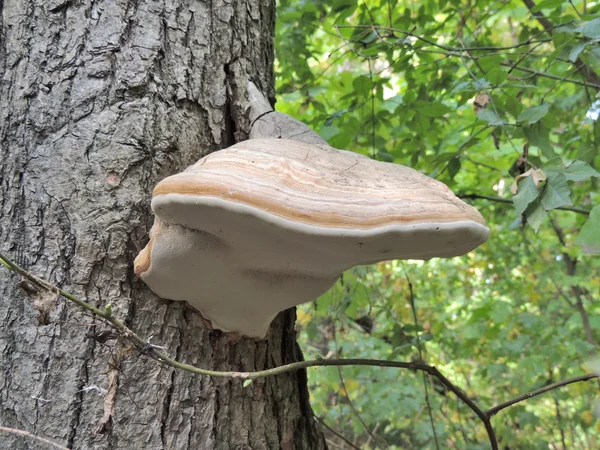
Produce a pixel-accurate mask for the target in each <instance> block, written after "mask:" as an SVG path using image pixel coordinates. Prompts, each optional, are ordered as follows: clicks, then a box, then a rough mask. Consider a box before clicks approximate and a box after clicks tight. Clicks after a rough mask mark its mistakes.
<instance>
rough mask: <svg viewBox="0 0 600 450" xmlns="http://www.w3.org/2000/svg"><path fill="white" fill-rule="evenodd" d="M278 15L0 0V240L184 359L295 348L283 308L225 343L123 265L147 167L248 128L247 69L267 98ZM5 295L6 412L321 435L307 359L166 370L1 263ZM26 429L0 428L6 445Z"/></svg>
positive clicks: (179, 430) (94, 444)
mask: <svg viewBox="0 0 600 450" xmlns="http://www.w3.org/2000/svg"><path fill="white" fill-rule="evenodd" d="M274 14H275V2H274V0H269V1H264V0H239V1H235V2H229V1H227V0H212V1H207V2H202V1H198V0H164V1H160V2H158V1H152V0H75V1H72V0H44V1H42V0H27V1H23V0H0V73H2V74H3V77H2V79H1V81H0V83H1V84H0V248H1V249H2V251H3V252H5V253H6V254H8V255H10V256H12V257H13V258H15V259H17V260H18V262H19V263H20V264H22V265H23V266H24V267H25V268H27V269H28V270H30V271H32V272H33V273H35V274H36V275H39V276H41V277H44V278H46V279H48V280H49V281H51V282H53V283H55V284H57V285H59V286H61V287H63V288H65V289H67V290H70V291H71V292H73V293H74V294H76V295H78V296H80V297H82V298H85V299H87V300H88V301H89V302H91V303H93V304H95V305H97V306H104V305H105V304H106V303H108V302H110V303H111V304H112V306H113V311H114V313H115V314H116V315H117V316H118V317H119V318H120V319H123V320H125V321H126V323H127V324H129V326H130V327H131V328H133V329H134V330H135V331H136V332H138V333H139V334H140V335H143V336H148V337H151V342H152V343H154V344H159V345H163V346H165V347H166V350H167V351H168V352H169V353H170V354H171V355H173V356H176V357H177V358H178V359H179V360H181V361H184V362H187V363H190V364H195V365H198V366H202V367H207V368H214V369H217V370H231V369H236V370H257V369H263V368H267V367H273V366H275V365H280V364H284V363H287V362H291V361H295V360H298V359H300V358H301V357H302V356H301V353H300V352H299V350H298V348H297V345H296V343H295V336H294V329H293V326H294V324H293V319H294V314H293V312H286V313H283V314H281V315H280V317H279V318H278V319H277V320H276V321H275V324H274V326H273V327H272V330H271V332H270V335H269V339H268V340H266V341H263V342H254V341H250V340H244V339H243V340H241V341H240V342H238V343H235V344H233V343H231V342H230V341H229V339H228V338H227V336H224V335H220V334H219V333H215V332H210V331H209V330H208V329H207V328H206V326H205V325H204V322H203V320H202V319H201V318H200V317H199V316H198V315H197V314H196V313H194V312H192V311H190V310H188V309H187V308H186V307H185V306H184V305H183V304H180V303H173V302H169V301H165V300H161V299H158V298H157V297H156V296H155V295H153V294H152V293H151V292H150V291H149V290H148V289H147V288H146V287H145V285H144V284H143V283H141V282H140V281H139V280H137V279H136V278H135V277H134V276H133V272H132V264H131V263H132V261H133V258H134V257H135V255H136V254H137V252H138V250H139V249H141V248H142V247H143V245H144V244H145V242H146V240H147V232H148V230H149V228H150V226H151V223H152V218H151V215H150V211H149V198H150V193H151V191H152V187H153V186H154V185H155V184H156V182H157V181H158V180H160V179H162V178H163V177H165V176H167V175H169V174H172V173H175V172H177V171H180V170H182V169H183V168H184V167H185V166H187V165H189V164H191V163H193V162H195V161H196V160H197V159H199V158H200V157H201V156H202V155H203V154H205V153H206V152H209V151H213V150H216V149H219V148H224V147H227V146H229V145H231V144H232V143H233V142H234V141H236V140H242V139H244V138H246V137H247V133H248V131H249V126H250V121H249V114H248V102H247V93H246V86H247V82H248V80H252V81H253V82H254V83H255V84H256V85H257V86H259V88H260V89H261V90H262V91H263V92H265V93H266V94H267V95H268V96H269V97H270V98H272V97H273V74H272V63H273V28H274V27H273V25H274ZM0 299H1V300H0V361H1V362H0V424H2V425H3V426H7V427H13V428H19V429H24V430H27V431H29V432H31V433H33V434H35V435H38V436H42V437H45V438H48V439H50V440H52V441H54V442H56V443H59V444H62V445H64V446H68V447H69V448H82V449H91V448H124V449H125V448H126V449H146V448H147V449H161V448H167V449H198V448H199V449H223V450H225V449H280V448H281V449H321V448H325V444H324V441H323V438H322V435H321V434H320V432H319V431H318V430H317V428H316V426H315V423H314V420H313V417H312V412H311V410H310V406H309V404H308V394H307V391H306V379H305V374H304V373H302V372H299V373H296V374H288V375H282V376H278V377H275V378H269V379H265V380H260V381H255V382H254V383H252V384H251V385H250V386H248V387H247V388H243V387H242V385H241V381H240V380H233V381H229V380H223V379H211V378H208V377H199V376H194V375H190V374H188V373H185V372H180V371H175V370H174V369H171V368H169V367H164V366H161V365H159V364H157V363H156V362H154V361H151V360H148V359H147V358H145V357H144V356H143V355H139V354H138V352H137V351H135V350H132V349H128V348H123V347H122V346H119V345H117V343H116V340H114V339H108V340H106V341H105V338H106V335H103V334H102V332H103V331H105V330H107V328H106V327H105V326H103V325H101V324H100V322H98V321H96V320H95V319H94V318H93V317H90V316H86V315H84V314H82V313H81V311H79V310H78V309H77V307H75V306H73V305H71V304H68V303H66V302H64V301H62V300H60V301H58V302H57V304H56V305H55V307H53V308H52V310H51V311H50V313H49V319H50V320H49V321H48V322H49V323H47V324H45V323H41V322H40V321H39V320H38V317H39V314H38V312H37V311H36V309H35V308H34V306H33V302H32V301H31V300H30V299H29V298H27V297H26V295H25V294H24V293H23V291H22V290H20V289H19V287H18V284H17V280H16V278H15V277H14V276H12V275H10V274H9V273H8V272H7V271H5V270H0ZM232 314H235V311H232ZM114 368H116V369H118V370H116V371H115V370H112V371H111V369H114ZM107 373H110V374H112V375H115V381H116V383H117V390H116V402H115V408H114V415H112V416H111V417H110V419H109V420H108V421H107V422H106V423H105V424H104V426H101V425H102V424H103V420H102V419H103V415H104V405H103V404H104V400H105V397H104V396H102V395H99V394H98V391H97V389H95V387H99V388H103V389H109V378H110V377H109V376H107ZM100 426H101V427H100ZM99 427H100V428H101V430H100V432H98V429H99ZM36 445H37V444H35V442H31V441H25V440H23V438H17V437H14V436H7V435H0V448H11V449H25V448H41V447H38V446H36Z"/></svg>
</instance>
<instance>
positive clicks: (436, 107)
mask: <svg viewBox="0 0 600 450" xmlns="http://www.w3.org/2000/svg"><path fill="white" fill-rule="evenodd" d="M414 108H415V109H416V110H417V111H419V112H420V113H421V114H423V115H424V116H425V117H431V118H435V117H441V116H443V115H444V114H447V113H449V112H451V111H452V110H451V109H450V108H448V107H447V106H446V105H444V104H443V103H439V102H424V101H417V102H415V104H414Z"/></svg>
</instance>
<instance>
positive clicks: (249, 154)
mask: <svg viewBox="0 0 600 450" xmlns="http://www.w3.org/2000/svg"><path fill="white" fill-rule="evenodd" d="M152 210H153V211H154V214H155V216H156V221H155V224H154V227H153V229H152V231H151V233H150V242H149V243H148V245H147V247H146V248H145V249H144V250H142V252H140V254H139V255H138V257H137V258H136V260H135V272H136V274H137V275H138V276H140V277H141V278H142V279H143V280H144V282H145V283H146V284H147V285H148V286H149V287H150V288H151V289H152V290H153V291H154V292H155V293H156V294H157V295H159V296H161V297H163V298H166V299H171V300H181V301H187V302H188V303H189V304H190V305H191V306H193V307H195V308H196V309H198V310H199V311H200V312H201V313H202V315H203V316H204V317H205V318H206V319H208V320H210V321H211V323H212V326H213V327H214V328H216V329H221V330H224V331H231V332H238V333H240V334H241V335H245V336H252V337H264V336H265V335H266V333H267V330H268V328H269V324H270V323H271V321H272V320H273V318H274V317H275V316H276V315H277V313H278V312H280V311H282V310H284V309H286V308H289V307H292V306H295V305H298V304H300V303H304V302H308V301H311V300H313V299H315V298H316V297H318V296H319V295H321V294H323V293H324V292H325V291H327V290H328V289H329V288H330V287H331V285H332V284H333V283H334V282H335V280H336V279H337V278H338V277H339V276H340V274H341V273H342V272H343V271H344V270H346V269H348V268H350V267H352V266H355V265H360V264H369V263H374V262H378V261H384V260H391V259H429V258H433V257H451V256H457V255H462V254H464V253H466V252H468V251H470V250H472V249H474V248H475V247H477V246H478V245H480V244H481V243H483V242H484V241H485V240H486V239H487V237H488V234H489V230H488V228H487V227H486V226H485V222H484V220H483V218H482V217H481V215H480V214H479V212H478V211H477V210H475V209H474V208H472V207H471V206H469V205H467V204H465V203H464V202H462V201H461V200H460V199H458V198H457V197H456V196H455V195H454V194H453V193H452V192H451V191H450V190H449V189H448V188H447V187H446V186H445V185H444V184H442V183H440V182H438V181H436V180H433V179H431V178H428V177H426V176H425V175H423V174H421V173H419V172H417V171H415V170H412V169H410V168H408V167H404V166H401V165H397V164H390V163H382V162H377V161H373V160H371V159H369V158H366V157H364V156H361V155H358V154H355V153H351V152H347V151H344V150H336V149H333V148H331V147H327V146H318V145H309V144H305V143H302V142H297V141H291V140H284V139H256V140H249V141H245V142H241V143H239V144H236V145H234V146H232V147H229V148H228V149H225V150H222V151H219V152H216V153H213V154H210V155H208V156H206V157H205V158H202V159H201V160H200V161H198V162H197V163H196V164H194V165H193V166H191V167H189V168H188V169H187V170H185V171H184V172H182V173H180V174H177V175H173V176H171V177H168V178H166V179H164V180H163V181H161V182H160V183H159V184H158V185H157V186H156V188H155V189H154V192H153V198H152Z"/></svg>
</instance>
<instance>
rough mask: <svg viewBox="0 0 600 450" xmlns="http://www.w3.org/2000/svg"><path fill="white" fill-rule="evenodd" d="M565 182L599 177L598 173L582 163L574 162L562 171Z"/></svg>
mask: <svg viewBox="0 0 600 450" xmlns="http://www.w3.org/2000/svg"><path fill="white" fill-rule="evenodd" d="M563 173H564V174H565V177H566V178H567V180H571V181H583V180H587V179H588V178H591V177H600V173H598V171H596V170H595V169H594V168H593V167H592V166H590V165H589V164H588V163H586V162H584V161H578V160H575V161H573V162H572V163H571V164H569V165H568V166H567V167H566V168H565V170H564V171H563Z"/></svg>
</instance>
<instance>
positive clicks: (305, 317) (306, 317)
mask: <svg viewBox="0 0 600 450" xmlns="http://www.w3.org/2000/svg"><path fill="white" fill-rule="evenodd" d="M296 317H297V318H298V319H297V322H298V323H299V324H300V325H302V326H305V325H306V324H308V323H309V322H310V321H311V320H312V317H313V316H312V313H310V312H306V311H302V310H298V312H296Z"/></svg>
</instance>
